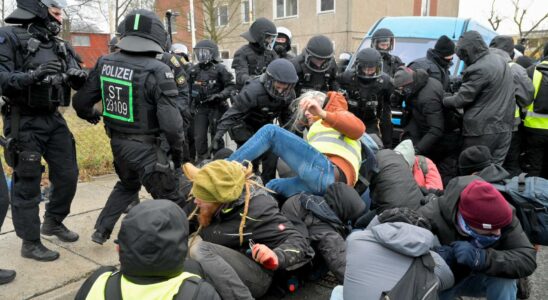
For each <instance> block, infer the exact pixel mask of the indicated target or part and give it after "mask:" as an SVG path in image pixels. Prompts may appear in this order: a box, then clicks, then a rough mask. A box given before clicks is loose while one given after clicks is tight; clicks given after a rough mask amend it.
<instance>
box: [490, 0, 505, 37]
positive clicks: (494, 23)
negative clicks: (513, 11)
mask: <svg viewBox="0 0 548 300" xmlns="http://www.w3.org/2000/svg"><path fill="white" fill-rule="evenodd" d="M495 2H497V0H493V1H492V2H491V11H490V12H489V18H488V19H487V21H488V22H489V24H490V25H491V28H493V30H495V31H497V29H498V28H499V26H500V22H502V20H503V19H504V18H501V17H500V16H499V13H498V12H497V11H496V10H495Z"/></svg>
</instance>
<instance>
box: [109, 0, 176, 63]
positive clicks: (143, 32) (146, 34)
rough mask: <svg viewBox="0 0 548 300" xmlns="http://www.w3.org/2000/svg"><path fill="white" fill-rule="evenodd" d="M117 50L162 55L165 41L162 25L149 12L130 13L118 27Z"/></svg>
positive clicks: (164, 31) (140, 10)
mask: <svg viewBox="0 0 548 300" xmlns="http://www.w3.org/2000/svg"><path fill="white" fill-rule="evenodd" d="M118 30H120V35H121V37H122V38H121V39H120V42H118V48H120V49H122V50H125V51H128V52H156V53H163V52H164V47H165V46H166V41H167V32H166V30H165V28H164V23H162V21H160V19H159V18H158V16H156V14H154V13H153V12H152V11H150V10H146V9H136V10H133V11H131V12H130V13H129V14H128V15H127V16H126V18H125V19H124V21H122V23H120V26H118Z"/></svg>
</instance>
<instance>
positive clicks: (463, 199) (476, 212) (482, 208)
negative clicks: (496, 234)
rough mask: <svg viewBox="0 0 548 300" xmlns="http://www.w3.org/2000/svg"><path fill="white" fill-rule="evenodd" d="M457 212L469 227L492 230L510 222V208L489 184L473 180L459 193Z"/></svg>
mask: <svg viewBox="0 0 548 300" xmlns="http://www.w3.org/2000/svg"><path fill="white" fill-rule="evenodd" d="M459 212H460V214H461V215H462V218H463V219H464V221H466V224H468V225H469V226H472V227H474V228H478V229H486V230H493V229H499V228H502V227H504V226H506V225H508V224H510V223H511V222H512V208H510V205H509V204H508V202H506V199H504V196H502V195H501V193H500V192H499V191H497V190H496V189H495V187H494V186H492V185H491V184H489V183H487V182H485V181H480V180H474V181H472V182H470V184H468V186H467V187H466V188H465V189H464V190H463V191H462V192H461V193H460V201H459Z"/></svg>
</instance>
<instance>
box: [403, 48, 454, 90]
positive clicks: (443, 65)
mask: <svg viewBox="0 0 548 300" xmlns="http://www.w3.org/2000/svg"><path fill="white" fill-rule="evenodd" d="M449 66H451V63H450V62H448V61H446V60H445V59H443V57H440V56H438V55H437V54H436V52H435V51H434V49H428V51H427V52H426V57H423V58H419V59H416V60H414V61H412V62H411V63H410V64H409V68H411V69H413V70H415V71H417V70H418V69H424V70H426V71H427V72H428V75H429V76H430V77H432V78H434V79H437V80H438V81H439V82H440V83H441V85H442V87H443V90H444V91H447V92H449V90H450V86H449V76H450V75H449Z"/></svg>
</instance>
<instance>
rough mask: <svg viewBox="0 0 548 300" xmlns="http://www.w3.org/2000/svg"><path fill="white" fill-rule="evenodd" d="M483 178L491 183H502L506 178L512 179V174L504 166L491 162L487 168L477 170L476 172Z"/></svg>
mask: <svg viewBox="0 0 548 300" xmlns="http://www.w3.org/2000/svg"><path fill="white" fill-rule="evenodd" d="M474 175H477V176H479V177H481V178H482V179H483V180H485V181H487V182H489V183H499V184H500V183H502V182H504V180H505V179H511V178H512V176H511V175H510V173H508V171H506V170H505V169H504V168H503V167H501V166H499V165H495V164H490V165H489V166H487V167H485V169H483V170H481V171H479V172H477V173H476V174H474Z"/></svg>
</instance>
